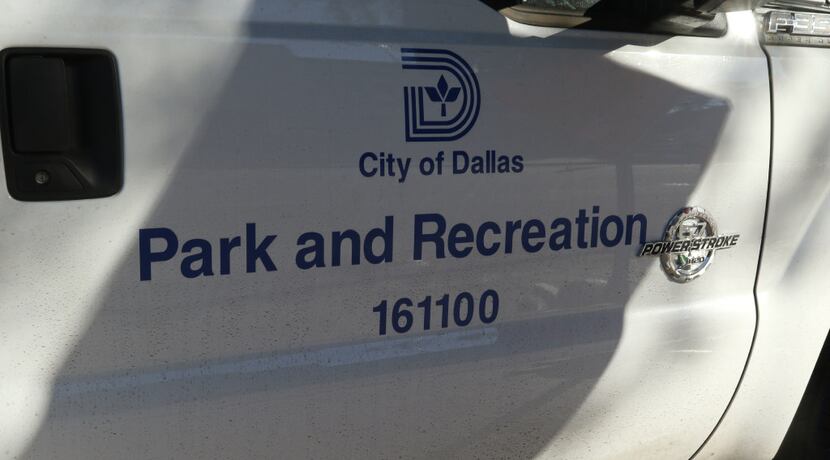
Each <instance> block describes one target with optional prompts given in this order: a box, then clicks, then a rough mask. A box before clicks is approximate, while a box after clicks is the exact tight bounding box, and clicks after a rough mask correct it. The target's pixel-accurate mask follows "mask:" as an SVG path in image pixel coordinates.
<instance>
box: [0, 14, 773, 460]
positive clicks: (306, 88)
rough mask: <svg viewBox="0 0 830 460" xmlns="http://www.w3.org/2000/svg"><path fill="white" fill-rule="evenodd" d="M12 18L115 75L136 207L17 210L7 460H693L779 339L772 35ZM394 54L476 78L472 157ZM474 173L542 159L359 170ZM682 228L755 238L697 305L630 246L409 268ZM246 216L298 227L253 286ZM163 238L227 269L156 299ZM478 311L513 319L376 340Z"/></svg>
mask: <svg viewBox="0 0 830 460" xmlns="http://www.w3.org/2000/svg"><path fill="white" fill-rule="evenodd" d="M2 11H3V12H4V14H3V15H2V16H0V48H5V47H11V46H24V45H25V46H73V47H97V48H106V49H110V50H111V51H112V52H113V53H114V54H115V56H116V57H117V59H118V64H119V71H120V77H121V87H122V97H123V106H124V122H125V129H124V132H125V141H126V146H125V147H126V148H125V152H126V171H125V173H126V183H125V187H124V189H123V191H122V192H121V193H120V194H118V195H116V196H114V197H111V198H107V199H100V200H91V201H77V202H52V203H23V202H16V201H14V200H12V199H11V198H7V199H2V200H0V258H2V260H3V266H4V267H5V268H4V269H2V270H0V404H2V407H3V410H2V411H0V445H2V446H3V450H0V455H3V456H6V457H9V458H15V457H17V458H54V457H61V458H127V457H144V458H157V457H175V458H226V457H231V458H251V457H275V458H308V457H312V458H344V457H348V458H366V457H379V458H386V457H427V458H435V457H504V456H510V457H532V456H540V457H550V458H603V457H620V456H622V457H632V458H647V457H651V458H683V457H688V456H690V455H692V454H693V453H694V452H695V450H696V449H697V448H698V447H699V446H700V445H701V443H702V442H703V441H704V440H705V439H706V437H707V436H708V435H709V433H710V432H711V431H712V429H713V428H714V427H715V424H716V423H717V421H718V420H719V419H720V417H721V415H722V413H723V411H724V410H725V409H726V406H727V403H728V401H729V399H730V398H731V397H732V395H733V392H734V390H735V387H736V385H737V383H738V379H739V376H740V375H741V372H742V370H743V368H744V364H745V362H746V359H747V353H748V351H749V348H750V344H751V340H752V335H753V330H754V327H755V314H756V312H755V302H754V299H753V292H752V289H753V284H754V281H755V273H756V268H757V262H758V255H759V248H760V238H761V229H762V222H763V217H764V203H765V197H766V186H767V175H768V170H767V167H768V155H769V150H770V148H769V139H770V136H769V134H770V133H769V127H770V119H769V117H770V105H769V84H768V80H767V77H768V74H767V66H766V60H765V57H764V55H763V54H762V52H761V49H760V47H759V45H758V42H757V38H756V37H755V35H754V23H753V19H752V16H751V14H750V13H747V12H743V13H731V14H730V15H729V26H730V31H729V33H728V35H726V36H725V37H722V38H717V39H711V38H691V37H674V38H669V37H662V36H645V35H643V36H638V35H630V34H615V33H608V32H598V31H575V30H570V31H560V30H552V29H548V30H542V29H538V28H536V29H532V28H527V29H523V28H522V27H520V26H517V25H516V24H510V25H509V24H508V23H507V22H506V20H505V19H504V18H503V17H502V16H500V15H499V14H498V13H496V12H494V11H492V10H490V9H489V8H487V7H486V6H485V5H483V4H481V3H480V2H478V1H473V0H452V1H449V0H441V1H435V2H427V1H419V2H411V1H403V0H400V1H378V2H363V3H356V2H346V1H323V0H319V1H303V2H290V3H277V2H224V1H222V2H220V1H216V2H208V1H202V2H198V1H196V2H193V1H190V2H131V1H128V2H118V3H116V4H113V3H110V2H103V1H102V2H89V1H85V2H83V3H82V4H81V3H80V2H72V1H65V0H64V1H61V2H50V1H32V2H26V3H22V2H16V3H12V2H3V4H2ZM520 32H521V33H520ZM534 36H546V37H547V38H534ZM402 48H430V49H442V50H450V51H452V52H454V53H457V54H458V55H459V56H461V57H462V58H463V60H464V61H466V62H467V63H469V64H470V66H471V68H472V71H473V72H474V74H475V76H476V78H477V80H478V82H479V84H480V91H481V108H480V112H479V114H478V119H477V121H476V122H475V124H474V126H473V127H472V128H471V129H470V131H469V132H468V133H466V134H465V135H464V136H463V137H462V138H460V139H458V140H453V141H441V142H406V141H405V135H404V98H403V90H402V89H403V88H404V87H406V86H411V85H435V84H436V80H437V78H438V76H439V75H438V73H435V72H420V73H419V72H415V71H411V70H406V69H403V68H402V60H401V59H402V52H401V49H402ZM451 83H452V82H451ZM465 97H466V96H465ZM448 102H449V101H448ZM455 107H456V106H452V105H450V110H452V109H453V108H455ZM453 150H465V151H467V152H468V153H471V154H478V155H482V154H484V152H485V151H486V150H495V151H496V152H498V153H499V154H506V155H521V156H522V158H523V165H524V167H523V170H522V171H521V172H511V173H505V174H482V175H471V174H458V175H453V174H446V175H442V176H436V175H433V176H429V177H425V176H424V175H422V174H417V173H410V174H409V176H408V177H407V179H406V180H405V181H403V182H399V181H398V179H399V178H400V176H397V177H395V178H392V177H368V178H367V177H364V176H362V175H361V174H360V171H359V158H360V157H361V155H363V154H364V153H365V152H375V153H378V152H385V153H393V154H395V156H397V157H399V158H411V159H413V161H414V162H418V161H420V160H422V159H423V158H425V157H429V156H433V157H434V156H436V155H437V153H438V152H440V151H444V152H445V154H446V155H447V156H449V155H450V152H452V151H453ZM413 171H414V170H413ZM0 185H2V187H3V188H4V187H5V184H0ZM687 205H699V206H703V207H705V208H706V209H707V210H708V211H709V212H710V213H711V214H712V215H713V216H715V218H716V219H718V224H719V226H720V228H721V229H722V230H724V231H728V232H734V233H740V234H741V242H740V244H739V245H738V246H737V247H736V248H734V249H730V250H728V251H722V252H721V253H719V254H718V255H717V257H716V260H715V262H714V264H713V266H712V267H711V268H710V269H709V271H708V272H707V274H706V275H705V276H703V277H702V278H700V279H698V280H695V281H694V282H692V283H689V284H677V283H672V282H670V281H668V280H667V279H666V277H665V276H664V274H663V273H662V272H661V271H660V268H659V264H658V262H657V260H655V259H651V258H637V257H636V254H637V250H638V248H639V245H638V240H637V238H638V237H639V236H640V235H639V234H638V233H637V232H634V233H633V235H634V240H633V241H632V243H631V244H629V245H626V244H624V243H622V242H621V243H620V244H616V245H612V247H605V246H603V245H602V244H598V245H597V247H588V248H585V249H580V248H577V247H576V243H574V247H572V248H571V249H563V250H559V251H553V250H551V249H549V248H548V247H547V245H545V247H543V248H542V249H541V250H540V251H539V252H532V251H527V250H524V249H522V250H520V249H518V248H519V246H520V245H521V243H520V239H516V240H515V242H514V244H515V245H516V249H515V251H513V252H512V253H507V252H506V250H505V247H504V246H502V250H501V251H499V252H497V253H496V254H494V255H491V256H484V255H481V254H478V253H476V252H475V251H474V252H473V254H471V255H468V256H466V257H463V258H455V257H450V256H448V257H445V258H438V257H436V255H435V249H434V246H433V245H431V244H428V245H425V246H424V247H425V248H427V249H426V253H425V256H424V257H422V258H421V260H415V257H414V256H413V250H414V246H415V243H414V238H413V232H414V228H415V219H416V217H415V216H416V215H418V214H427V213H439V214H441V215H442V216H443V217H445V218H446V221H447V223H448V226H451V225H454V224H456V223H459V222H463V223H467V224H470V225H471V226H473V228H476V227H478V226H479V225H481V224H482V223H484V222H488V221H492V222H495V223H497V224H498V225H499V226H500V228H501V229H502V231H503V232H506V226H507V222H508V221H514V220H519V219H521V220H522V221H523V222H524V223H525V224H526V223H527V222H528V221H529V220H530V219H540V220H541V221H542V222H543V223H544V225H545V227H546V228H547V229H549V228H550V225H551V222H552V221H553V220H554V219H556V218H559V217H563V218H566V219H569V220H573V219H574V218H575V217H576V215H577V213H578V212H579V210H580V209H584V210H586V213H587V214H588V215H589V216H590V215H592V207H593V206H599V208H600V212H599V214H600V216H602V217H604V216H608V215H618V216H622V218H623V219H624V218H625V217H626V216H628V215H636V214H643V215H644V216H646V218H647V222H648V225H647V230H646V231H645V234H644V235H643V238H645V239H649V240H654V239H658V238H660V237H661V235H662V232H663V226H664V225H665V223H666V222H667V221H668V219H669V217H671V215H672V214H673V213H674V212H675V211H676V210H677V209H678V208H681V207H683V206H687ZM386 216H393V219H394V225H393V228H394V243H393V244H392V249H393V251H392V252H393V255H394V258H393V260H392V261H391V262H389V263H383V264H378V265H370V264H368V263H367V262H366V260H363V261H362V263H361V264H360V265H357V266H351V264H350V263H348V262H344V263H342V265H341V266H338V267H335V266H331V265H332V264H331V260H330V257H331V255H330V253H329V252H327V254H328V255H327V256H326V257H327V258H326V260H327V263H326V265H327V266H326V267H324V268H311V269H307V270H303V269H300V268H298V267H297V264H296V262H295V256H296V253H297V251H298V249H299V248H300V247H301V246H302V245H299V246H298V244H297V240H298V237H299V236H300V235H301V234H303V233H304V232H309V231H315V232H320V233H321V234H322V235H324V236H325V237H326V238H327V239H329V238H330V237H331V233H332V232H334V231H343V230H346V229H354V230H356V231H357V232H358V233H360V234H361V235H362V236H363V235H365V234H366V233H367V232H368V231H370V230H371V229H372V228H376V227H382V226H383V225H384V218H385V217H386ZM248 223H255V224H256V232H257V240H258V241H261V240H262V238H264V237H265V236H266V235H269V234H276V235H277V236H276V239H275V240H274V243H273V244H272V245H271V246H270V253H271V255H272V257H273V260H274V261H275V264H276V267H277V270H276V271H266V269H265V266H264V265H263V264H262V263H261V262H260V263H259V265H257V269H256V272H255V273H246V271H245V260H244V258H243V255H244V248H245V244H246V243H245V242H244V241H243V242H242V249H239V250H238V251H239V252H237V253H235V255H234V257H233V258H232V259H231V273H230V274H228V275H221V276H220V275H219V270H220V269H219V262H218V252H219V250H218V247H219V240H220V238H224V237H232V236H235V235H241V236H243V237H244V236H245V232H246V224H248ZM162 227H164V228H169V229H171V230H172V231H174V232H175V233H176V235H177V236H178V238H179V242H180V243H184V242H185V241H186V240H188V239H192V238H200V239H206V240H208V241H210V242H211V243H212V244H214V245H215V248H214V251H215V254H214V255H215V256H216V257H217V259H216V261H214V262H213V268H214V271H215V274H214V275H213V276H200V277H196V278H193V279H188V278H185V277H184V276H182V274H181V273H180V262H181V261H182V257H181V256H179V255H177V256H176V258H174V259H173V260H171V261H169V262H159V263H155V264H153V265H152V279H151V280H147V281H141V280H140V262H139V260H140V254H139V230H140V229H150V228H162ZM430 228H431V227H430ZM547 235H548V236H549V235H550V231H549V230H547ZM574 235H575V234H574ZM493 238H494V239H489V240H488V241H489V242H493V241H495V240H496V237H495V236H493ZM573 238H574V241H576V239H577V237H576V236H574V237H573ZM501 242H502V244H506V243H505V240H501ZM154 244H155V246H154V250H155V251H159V250H160V249H159V248H160V246H158V244H160V241H155V242H154ZM345 254H346V255H344V261H349V260H350V257H351V253H350V252H348V251H346V253H345ZM486 290H494V291H496V292H497V293H498V296H499V299H500V303H499V312H498V316H497V318H496V319H495V320H494V321H493V322H491V323H489V324H483V322H482V321H480V320H479V319H478V318H476V319H475V320H474V321H473V322H471V324H470V325H469V326H466V327H458V326H450V327H448V328H446V329H443V328H440V327H438V326H437V323H436V322H435V321H438V320H437V318H438V317H439V310H433V313H432V315H433V323H432V327H431V329H430V330H429V331H425V330H423V329H424V327H423V323H422V321H423V317H422V316H421V315H422V313H421V309H417V308H412V309H411V311H412V312H413V313H414V314H415V316H414V320H413V327H412V329H410V330H409V331H408V332H406V333H403V334H397V333H395V332H393V331H392V330H391V329H389V328H391V327H392V326H391V323H389V324H388V325H387V329H389V330H388V331H387V333H386V335H383V336H381V335H379V333H378V329H379V323H378V321H379V314H378V313H376V312H373V307H375V306H377V305H379V304H380V302H381V301H383V300H388V301H389V302H390V307H389V308H390V309H391V302H394V301H395V299H398V298H400V297H408V298H410V299H413V300H414V301H415V302H417V301H419V300H421V299H423V298H424V297H425V296H432V298H433V299H437V298H438V297H440V296H441V295H443V294H445V293H446V294H451V295H453V296H455V295H456V294H458V293H460V292H464V291H468V292H470V293H472V294H474V295H475V297H476V298H478V296H479V295H481V293H483V292H485V291H486ZM389 314H391V313H389ZM419 328H420V330H419Z"/></svg>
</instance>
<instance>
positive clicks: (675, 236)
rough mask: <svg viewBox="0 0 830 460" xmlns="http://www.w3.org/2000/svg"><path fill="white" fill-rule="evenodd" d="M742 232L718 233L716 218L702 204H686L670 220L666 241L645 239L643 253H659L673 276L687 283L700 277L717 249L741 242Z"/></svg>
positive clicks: (655, 254)
mask: <svg viewBox="0 0 830 460" xmlns="http://www.w3.org/2000/svg"><path fill="white" fill-rule="evenodd" d="M739 237H740V235H738V234H735V233H732V234H724V235H719V234H718V226H717V224H716V223H715V219H713V218H712V216H711V215H709V213H708V212H706V210H705V209H703V208H701V207H699V206H693V207H688V208H683V209H681V210H680V211H678V212H677V213H676V214H675V215H674V216H673V217H672V218H671V220H670V221H669V224H668V226H667V227H666V233H665V235H664V236H663V241H654V242H651V243H645V244H644V245H643V248H642V250H641V251H640V256H658V255H659V256H660V265H661V266H662V267H663V271H664V272H665V273H666V276H668V277H669V279H670V280H672V281H676V282H678V283H685V282H688V281H691V280H693V279H695V278H698V277H700V276H701V275H702V274H703V272H705V271H706V269H707V268H709V266H710V265H711V264H712V260H713V259H714V257H715V252H716V251H718V250H720V249H729V248H731V247H733V246H735V245H737V244H738V238H739Z"/></svg>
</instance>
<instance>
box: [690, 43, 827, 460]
mask: <svg viewBox="0 0 830 460" xmlns="http://www.w3.org/2000/svg"><path fill="white" fill-rule="evenodd" d="M767 50H768V52H769V55H770V61H771V64H772V76H773V77H772V80H773V99H774V110H775V112H774V113H775V115H774V116H775V128H774V129H775V132H774V147H773V152H774V154H773V163H772V177H771V181H770V182H771V186H770V204H769V211H768V212H769V216H770V218H769V221H768V223H767V233H766V239H765V245H764V255H763V259H762V263H761V270H760V276H759V280H758V334H757V337H756V340H755V345H754V347H753V350H752V357H751V359H750V360H749V362H748V364H747V370H746V376H745V377H744V379H743V381H742V383H741V386H740V388H739V390H738V391H737V393H736V396H735V401H734V403H733V405H732V407H731V408H730V409H729V411H728V412H727V414H726V416H725V417H724V420H723V423H722V425H721V426H720V427H719V428H718V430H717V431H716V432H715V434H714V436H713V437H712V439H711V440H710V442H708V443H707V445H706V446H705V448H704V449H703V450H702V451H701V453H700V455H699V457H700V458H708V457H709V455H713V454H715V455H719V456H722V457H726V456H729V457H732V458H738V457H740V458H748V459H749V458H771V457H772V456H773V455H775V453H776V452H777V451H778V446H779V445H780V443H781V440H782V439H783V438H784V435H785V434H786V432H787V429H788V428H789V426H790V422H791V421H792V420H793V416H794V415H795V411H796V409H797V408H798V404H799V401H800V400H801V397H802V395H803V394H804V390H805V388H806V386H807V382H808V381H809V380H810V375H811V374H812V372H813V367H814V366H815V364H816V359H817V358H818V355H819V351H821V347H822V344H823V343H824V340H825V338H826V337H827V330H828V328H830V309H829V308H828V301H827V295H826V287H827V283H826V281H825V279H824V278H825V277H824V270H823V267H824V266H825V255H826V251H825V249H824V246H825V244H824V241H825V239H826V235H827V234H828V232H829V231H830V218H828V210H830V205H829V204H828V191H830V185H828V184H830V169H828V162H827V158H828V154H830V150H828V145H830V144H828V137H827V136H828V134H827V129H826V125H827V122H828V121H830V109H829V108H830V97H828V95H827V94H826V92H824V91H816V88H815V85H814V82H816V81H825V80H826V79H827V78H830V50H827V49H820V48H797V47H776V46H770V47H768V48H767ZM759 421H762V422H759ZM738 454H739V455H738Z"/></svg>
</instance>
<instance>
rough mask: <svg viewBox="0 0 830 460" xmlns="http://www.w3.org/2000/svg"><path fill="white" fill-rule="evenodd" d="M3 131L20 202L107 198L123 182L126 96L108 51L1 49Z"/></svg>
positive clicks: (12, 189) (8, 170)
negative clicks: (124, 106)
mask: <svg viewBox="0 0 830 460" xmlns="http://www.w3.org/2000/svg"><path fill="white" fill-rule="evenodd" d="M0 88H1V89H2V91H1V92H0V134H2V138H3V142H2V146H3V163H4V169H5V175H6V184H7V186H8V190H9V194H10V195H11V196H12V197H13V198H15V199H17V200H22V201H47V200H76V199H83V198H99V197H106V196H110V195H113V194H115V193H117V192H118V191H119V190H121V187H122V186H123V184H124V154H123V135H122V122H121V116H122V115H121V97H120V93H119V91H120V90H119V85H118V71H117V66H116V61H115V56H113V55H112V53H110V52H108V51H105V50H93V49H73V48H8V49H5V50H3V51H2V52H0Z"/></svg>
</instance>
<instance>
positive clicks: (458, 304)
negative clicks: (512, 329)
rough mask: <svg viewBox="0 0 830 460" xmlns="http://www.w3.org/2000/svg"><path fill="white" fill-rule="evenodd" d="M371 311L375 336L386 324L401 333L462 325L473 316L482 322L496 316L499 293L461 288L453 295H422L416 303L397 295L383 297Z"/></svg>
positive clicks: (383, 331)
mask: <svg viewBox="0 0 830 460" xmlns="http://www.w3.org/2000/svg"><path fill="white" fill-rule="evenodd" d="M390 305H391V309H390ZM372 311H373V312H375V313H377V314H378V334H379V335H386V333H387V331H388V328H389V327H390V326H391V328H392V330H393V331H394V332H396V333H398V334H404V333H406V332H409V331H410V330H411V329H412V328H413V327H414V328H415V330H423V331H428V330H430V329H432V328H438V327H439V326H440V327H441V329H446V328H448V327H450V325H455V326H458V327H466V326H469V325H470V324H472V323H474V322H475V320H476V319H477V320H478V321H480V322H481V323H482V324H490V323H492V322H493V321H495V320H496V317H497V316H498V315H499V294H498V292H496V291H494V290H492V289H488V290H486V291H484V292H483V293H482V294H481V295H480V296H477V297H476V296H473V294H470V293H469V292H466V291H465V292H461V293H459V294H457V295H455V296H454V297H452V296H450V295H449V294H444V295H442V296H441V297H437V298H434V299H433V297H432V296H426V297H424V298H423V299H422V300H420V301H418V302H415V301H413V300H412V299H409V298H408V297H401V298H400V299H398V300H395V301H394V302H390V301H386V300H384V301H382V302H381V303H380V304H378V305H377V306H375V307H374V308H372Z"/></svg>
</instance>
